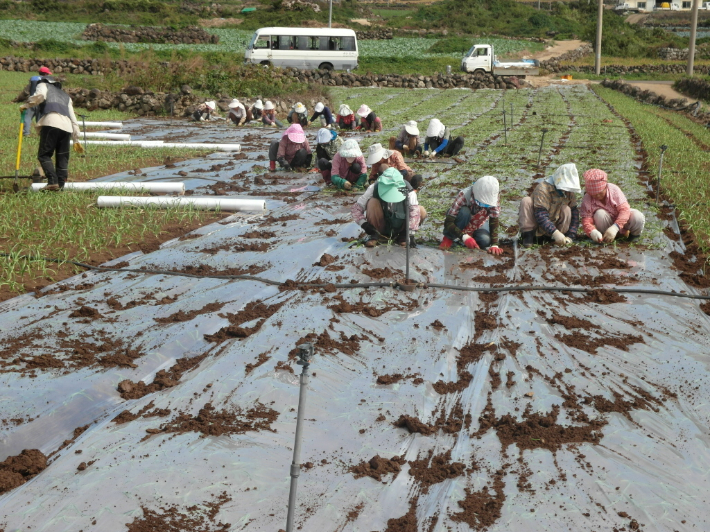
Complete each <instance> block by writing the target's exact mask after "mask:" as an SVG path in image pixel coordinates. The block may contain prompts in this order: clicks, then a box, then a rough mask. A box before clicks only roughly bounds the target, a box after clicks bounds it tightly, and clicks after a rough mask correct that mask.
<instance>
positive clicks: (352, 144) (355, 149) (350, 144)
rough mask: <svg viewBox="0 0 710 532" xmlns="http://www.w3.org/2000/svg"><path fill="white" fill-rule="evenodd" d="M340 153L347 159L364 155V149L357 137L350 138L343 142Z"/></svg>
mask: <svg viewBox="0 0 710 532" xmlns="http://www.w3.org/2000/svg"><path fill="white" fill-rule="evenodd" d="M338 153H340V156H341V157H344V158H346V159H348V158H351V157H361V156H362V150H361V149H360V146H359V145H358V143H357V141H356V140H355V139H348V140H346V141H345V142H343V145H342V146H341V147H340V151H339V152H338Z"/></svg>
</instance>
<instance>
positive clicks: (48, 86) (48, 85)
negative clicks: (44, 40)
mask: <svg viewBox="0 0 710 532" xmlns="http://www.w3.org/2000/svg"><path fill="white" fill-rule="evenodd" d="M38 106H39V112H40V114H41V116H42V118H40V119H39V121H38V122H37V127H38V128H39V149H38V150H37V160H39V164H40V165H41V166H42V170H44V175H46V176H47V186H46V187H45V190H60V189H61V188H63V187H64V183H66V181H67V177H68V176H69V151H70V150H69V145H70V141H71V140H72V139H73V140H74V142H79V124H78V123H77V121H76V116H75V115H74V106H73V105H72V101H71V97H70V96H69V95H68V94H67V93H66V92H64V91H63V90H62V84H61V83H59V82H58V81H57V80H55V79H54V78H49V77H43V78H42V79H41V80H40V81H39V83H38V84H37V90H36V91H35V94H34V95H33V96H30V97H29V98H28V99H27V101H26V102H25V103H23V104H22V105H21V106H20V109H21V110H25V109H30V108H34V107H38ZM52 156H54V158H55V161H56V167H55V164H54V163H53V162H52Z"/></svg>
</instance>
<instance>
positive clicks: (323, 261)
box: [313, 253, 338, 266]
mask: <svg viewBox="0 0 710 532" xmlns="http://www.w3.org/2000/svg"><path fill="white" fill-rule="evenodd" d="M336 260H338V259H336V258H335V257H333V255H328V254H327V253H323V255H321V258H320V259H319V260H318V262H316V263H314V264H313V266H328V265H330V264H333V263H334V262H335V261H336Z"/></svg>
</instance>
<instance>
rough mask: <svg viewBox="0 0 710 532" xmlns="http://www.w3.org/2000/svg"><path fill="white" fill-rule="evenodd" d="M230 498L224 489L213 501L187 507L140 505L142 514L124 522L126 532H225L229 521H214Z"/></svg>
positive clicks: (230, 526) (228, 527)
mask: <svg viewBox="0 0 710 532" xmlns="http://www.w3.org/2000/svg"><path fill="white" fill-rule="evenodd" d="M231 500H232V499H231V497H229V495H227V492H226V491H225V492H222V493H221V494H220V495H219V497H217V499H216V500H215V501H213V502H208V503H203V504H202V505H199V506H198V505H195V506H190V507H189V508H179V507H177V506H172V505H165V506H161V507H160V511H156V510H150V509H148V508H146V507H145V506H141V510H143V516H142V517H136V518H135V519H133V521H131V522H130V523H126V527H128V528H127V529H126V532H156V531H161V532H180V531H183V530H190V531H191V532H202V531H209V532H227V531H228V530H230V529H231V528H232V525H231V523H222V522H221V521H219V522H215V519H216V517H217V514H218V513H219V511H220V509H221V508H222V506H223V505H224V504H226V503H228V502H229V501H231Z"/></svg>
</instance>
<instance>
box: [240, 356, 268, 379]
mask: <svg viewBox="0 0 710 532" xmlns="http://www.w3.org/2000/svg"><path fill="white" fill-rule="evenodd" d="M270 359H271V357H270V356H269V355H267V354H266V353H261V354H260V355H259V358H257V360H256V362H253V363H251V362H250V363H249V364H247V365H246V366H245V373H244V374H245V375H249V374H250V373H251V372H252V371H254V370H255V369H256V368H258V367H259V366H261V365H262V364H266V362H267V361H268V360H270Z"/></svg>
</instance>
